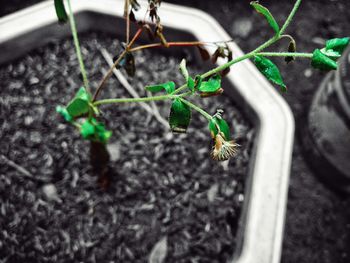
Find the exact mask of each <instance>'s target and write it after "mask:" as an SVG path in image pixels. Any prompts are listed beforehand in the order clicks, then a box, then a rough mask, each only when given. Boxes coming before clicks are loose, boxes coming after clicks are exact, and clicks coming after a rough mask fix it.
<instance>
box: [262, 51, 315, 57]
mask: <svg viewBox="0 0 350 263" xmlns="http://www.w3.org/2000/svg"><path fill="white" fill-rule="evenodd" d="M255 55H256V56H264V57H301V58H312V56H313V55H312V53H297V52H259V53H256V54H255Z"/></svg>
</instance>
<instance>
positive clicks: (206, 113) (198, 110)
mask: <svg viewBox="0 0 350 263" xmlns="http://www.w3.org/2000/svg"><path fill="white" fill-rule="evenodd" d="M180 100H181V101H182V102H183V103H185V104H186V105H187V106H189V107H191V108H192V109H194V110H195V111H197V112H199V113H200V114H202V115H203V116H204V117H205V118H206V119H207V120H211V119H212V118H213V117H212V116H211V115H210V114H209V113H208V112H206V111H205V110H203V109H202V108H200V107H198V106H197V105H195V104H193V103H192V102H190V101H188V100H186V99H184V98H180Z"/></svg>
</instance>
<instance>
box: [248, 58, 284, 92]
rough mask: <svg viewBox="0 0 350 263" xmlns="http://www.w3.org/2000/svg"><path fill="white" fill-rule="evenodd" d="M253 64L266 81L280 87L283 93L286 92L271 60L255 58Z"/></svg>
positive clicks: (278, 72)
mask: <svg viewBox="0 0 350 263" xmlns="http://www.w3.org/2000/svg"><path fill="white" fill-rule="evenodd" d="M254 63H255V65H256V67H257V68H258V69H259V71H260V72H261V73H262V74H263V75H264V76H265V77H266V78H267V79H268V80H270V81H271V82H273V83H275V84H277V85H278V86H280V87H281V90H282V91H283V92H286V91H287V87H286V85H285V84H284V82H283V79H282V76H281V73H280V71H279V69H278V67H277V66H276V65H275V64H274V63H273V62H272V61H271V60H269V59H267V58H265V57H262V56H255V59H254Z"/></svg>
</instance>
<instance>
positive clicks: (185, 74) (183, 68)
mask: <svg viewBox="0 0 350 263" xmlns="http://www.w3.org/2000/svg"><path fill="white" fill-rule="evenodd" d="M179 69H180V72H181V74H182V76H183V77H184V79H185V80H186V81H187V80H188V77H189V75H188V70H187V68H186V60H185V59H182V60H181V63H180V65H179Z"/></svg>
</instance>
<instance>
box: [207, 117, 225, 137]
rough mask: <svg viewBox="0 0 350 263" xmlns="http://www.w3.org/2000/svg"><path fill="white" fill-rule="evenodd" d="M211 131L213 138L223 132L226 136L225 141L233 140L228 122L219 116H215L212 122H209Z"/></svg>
mask: <svg viewBox="0 0 350 263" xmlns="http://www.w3.org/2000/svg"><path fill="white" fill-rule="evenodd" d="M208 127H209V131H210V134H211V136H212V137H213V138H215V136H216V135H217V134H218V133H219V130H220V132H222V133H223V134H224V136H225V138H224V139H225V140H226V141H229V140H230V138H231V133H230V127H229V126H228V124H227V122H226V121H225V120H224V119H223V118H221V117H219V116H214V117H213V118H212V119H211V120H210V121H209V126H208Z"/></svg>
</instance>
